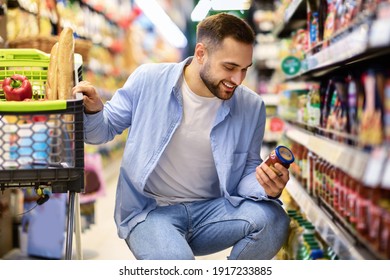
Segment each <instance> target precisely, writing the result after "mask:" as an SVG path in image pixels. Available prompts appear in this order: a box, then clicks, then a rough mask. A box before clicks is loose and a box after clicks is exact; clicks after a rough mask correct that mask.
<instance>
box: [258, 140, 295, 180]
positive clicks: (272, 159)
mask: <svg viewBox="0 0 390 280" xmlns="http://www.w3.org/2000/svg"><path fill="white" fill-rule="evenodd" d="M293 162H294V155H293V153H292V152H291V150H290V149H289V148H287V147H285V146H277V147H276V148H275V149H274V150H273V151H271V153H270V154H269V155H268V157H267V158H266V159H265V160H264V163H265V164H267V165H268V166H269V167H270V168H271V169H272V170H273V171H274V172H275V173H276V174H277V175H278V176H281V175H282V174H280V172H279V171H278V170H277V169H276V168H275V164H276V163H280V164H281V165H283V166H284V167H285V168H287V169H288V168H289V167H290V164H291V163H293Z"/></svg>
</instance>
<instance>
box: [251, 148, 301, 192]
mask: <svg viewBox="0 0 390 280" xmlns="http://www.w3.org/2000/svg"><path fill="white" fill-rule="evenodd" d="M293 161H294V155H293V153H292V152H291V151H290V149H288V148H287V147H285V146H278V147H276V148H275V149H274V150H273V151H272V152H271V153H270V155H269V156H268V157H267V158H266V159H265V160H264V162H263V163H262V164H261V165H260V166H258V167H257V168H256V178H257V180H258V181H259V183H260V184H261V185H262V186H263V188H264V190H265V192H266V194H267V195H268V196H269V197H272V198H274V197H279V196H280V194H281V193H282V191H283V189H284V188H285V186H286V184H287V182H288V180H289V179H290V175H289V171H288V168H289V166H290V164H291V163H292V162H293Z"/></svg>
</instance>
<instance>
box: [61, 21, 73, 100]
mask: <svg viewBox="0 0 390 280" xmlns="http://www.w3.org/2000/svg"><path fill="white" fill-rule="evenodd" d="M74 44H75V43H74V38H73V30H72V29H71V28H69V27H65V28H64V29H63V30H62V31H61V34H60V37H59V39H58V59H57V69H58V70H57V75H58V79H57V85H58V87H57V93H58V99H60V100H61V99H65V100H66V99H70V98H71V95H72V88H73V86H74V76H73V69H74Z"/></svg>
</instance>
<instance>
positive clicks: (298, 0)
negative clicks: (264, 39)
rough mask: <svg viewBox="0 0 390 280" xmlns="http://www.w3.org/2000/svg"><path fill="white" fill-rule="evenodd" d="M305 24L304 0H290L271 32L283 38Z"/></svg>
mask: <svg viewBox="0 0 390 280" xmlns="http://www.w3.org/2000/svg"><path fill="white" fill-rule="evenodd" d="M305 25H306V0H292V1H291V3H290V5H289V6H288V7H287V8H286V11H285V13H284V17H283V20H282V22H280V23H279V24H278V25H277V26H276V28H275V30H274V31H273V34H274V35H275V36H276V37H279V38H284V37H288V36H290V35H291V32H292V31H294V30H297V29H299V28H302V27H304V26H305Z"/></svg>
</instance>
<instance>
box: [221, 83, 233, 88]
mask: <svg viewBox="0 0 390 280" xmlns="http://www.w3.org/2000/svg"><path fill="white" fill-rule="evenodd" d="M222 84H223V85H224V86H225V87H227V88H228V89H234V88H235V85H233V84H230V83H227V82H222Z"/></svg>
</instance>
